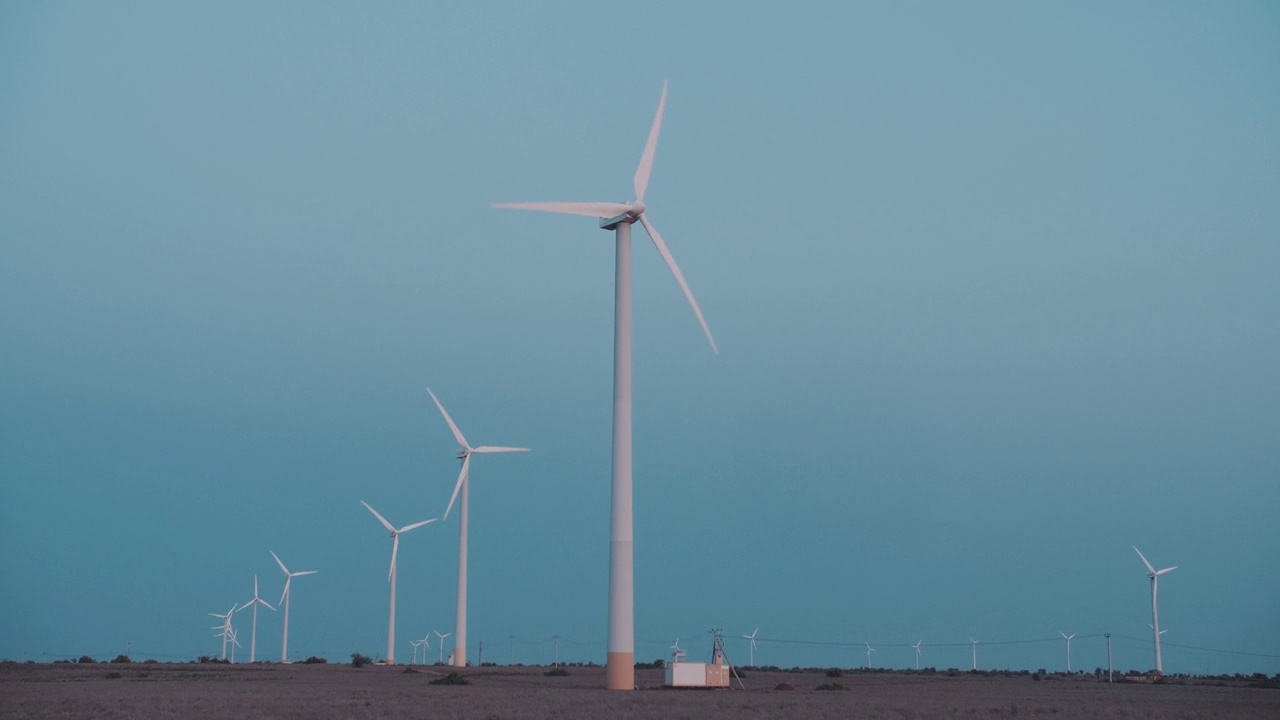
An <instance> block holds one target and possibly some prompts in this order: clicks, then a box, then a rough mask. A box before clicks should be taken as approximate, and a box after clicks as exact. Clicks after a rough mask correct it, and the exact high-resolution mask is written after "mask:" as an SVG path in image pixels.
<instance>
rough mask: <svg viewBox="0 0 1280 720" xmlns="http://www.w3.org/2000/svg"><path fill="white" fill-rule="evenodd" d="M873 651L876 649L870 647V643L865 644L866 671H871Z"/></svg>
mask: <svg viewBox="0 0 1280 720" xmlns="http://www.w3.org/2000/svg"><path fill="white" fill-rule="evenodd" d="M875 651H876V649H875V648H873V647H871V643H867V669H868V670H870V669H871V653H873V652H875Z"/></svg>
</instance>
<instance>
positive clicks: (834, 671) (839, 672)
mask: <svg viewBox="0 0 1280 720" xmlns="http://www.w3.org/2000/svg"><path fill="white" fill-rule="evenodd" d="M842 675H844V671H843V670H841V669H840V668H838V667H833V668H831V669H830V670H827V677H840V676H842Z"/></svg>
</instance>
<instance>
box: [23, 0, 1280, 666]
mask: <svg viewBox="0 0 1280 720" xmlns="http://www.w3.org/2000/svg"><path fill="white" fill-rule="evenodd" d="M693 5H694V6H693V7H689V4H688V3H662V2H655V3H646V4H643V5H636V4H635V3H617V4H608V3H574V4H569V3H466V4H463V3H457V4H437V3H431V4H428V3H379V4H376V5H374V6H368V5H364V4H357V3H280V2H275V3H259V2H245V3H237V2H226V3H212V4H191V3H179V4H174V3H166V2H156V3H137V2H117V3H76V2H61V3H39V4H36V3H29V2H21V1H19V2H7V3H3V4H0V657H6V658H14V659H22V658H24V657H26V658H34V659H40V658H41V657H44V658H46V659H54V658H57V657H62V656H78V655H80V654H83V653H90V654H94V655H97V656H100V657H112V656H114V655H115V654H117V653H120V652H124V651H125V650H126V648H127V647H130V646H129V643H132V646H131V647H132V649H133V651H134V654H135V655H139V656H155V657H159V658H161V659H183V660H185V659H190V658H193V657H195V656H196V655H200V654H214V653H216V652H217V650H218V649H219V643H218V641H217V640H215V639H213V638H212V637H211V636H210V632H209V630H208V627H209V625H210V624H211V623H210V620H211V618H209V617H208V616H207V615H206V613H209V612H225V610H226V608H227V607H228V606H229V605H231V603H233V602H237V601H239V602H243V601H246V600H248V599H249V597H250V596H251V594H252V583H253V576H254V574H255V573H256V574H257V575H258V576H259V577H260V581H261V583H262V586H263V595H264V596H265V597H267V599H268V600H269V601H270V602H273V603H274V602H275V601H276V600H278V599H279V593H280V591H281V587H282V584H283V583H282V576H281V574H280V572H279V569H278V568H277V567H276V565H275V563H274V562H273V561H272V559H271V557H270V555H269V554H268V551H269V550H274V551H275V552H277V553H278V554H279V555H280V556H281V558H282V559H284V561H285V562H286V563H288V564H289V565H290V567H291V569H294V570H318V571H319V574H317V575H316V576H314V577H307V578H301V579H299V582H298V583H296V584H295V590H294V595H293V603H292V610H291V618H290V655H291V656H292V657H295V658H298V657H305V656H306V655H310V654H326V655H328V656H329V657H331V658H332V659H335V660H336V659H341V658H343V657H345V656H347V655H349V654H350V653H351V652H353V651H361V652H364V653H366V654H370V655H375V654H378V653H381V652H382V651H383V648H384V644H385V635H386V621H387V617H386V613H387V583H386V571H387V562H388V559H389V558H388V556H389V554H390V547H389V545H390V542H389V540H388V538H387V535H386V533H385V531H384V530H383V529H382V528H381V526H380V525H378V523H377V522H376V520H374V518H372V517H371V516H370V515H369V514H368V513H367V512H366V511H365V510H364V508H362V507H361V506H360V502H359V501H360V500H365V501H367V502H369V503H370V504H371V505H372V506H373V507H375V508H378V510H379V511H380V512H382V513H383V514H384V515H386V516H387V518H388V519H389V520H391V522H393V523H395V524H397V525H404V524H408V523H410V522H414V521H417V520H422V519H426V518H429V517H435V516H438V515H440V514H442V513H443V511H444V507H445V504H446V503H447V501H448V498H449V493H450V491H451V490H452V487H453V483H454V481H455V479H456V477H457V471H458V465H457V461H456V460H455V459H454V457H453V452H454V450H455V443H454V440H453V438H452V436H451V434H450V433H449V430H448V428H447V426H446V425H445V423H444V422H443V420H442V419H441V417H440V415H439V413H438V412H437V411H436V409H435V407H434V405H433V404H432V403H431V401H430V398H429V397H428V395H427V393H426V391H425V388H426V387H427V386H430V387H431V388H432V389H433V390H434V391H435V392H436V393H437V394H438V395H439V396H440V399H441V400H442V401H443V402H444V404H445V406H446V407H447V408H448V409H449V410H450V412H451V413H452V415H453V417H454V419H455V420H456V421H457V422H458V424H459V425H460V426H461V428H462V430H463V432H464V433H466V434H467V438H468V440H470V441H471V442H472V443H473V444H496V445H519V446H526V447H530V448H532V449H533V452H531V453H527V454H520V455H504V456H486V457H481V458H478V459H477V460H476V462H475V463H474V464H473V472H472V492H471V533H472V534H471V545H470V555H471V564H470V569H471V574H470V577H471V583H470V597H471V603H470V618H471V625H470V631H469V637H470V640H471V644H472V648H471V651H470V652H471V654H472V657H473V658H474V653H476V651H477V650H478V647H477V643H478V642H480V641H483V642H484V643H485V659H486V660H490V659H493V660H497V661H499V662H507V661H508V660H509V659H510V658H509V653H510V647H509V644H508V641H507V638H508V636H510V635H515V636H516V637H517V639H518V642H517V643H516V645H515V659H516V661H517V662H529V663H532V662H549V661H550V658H551V652H552V645H551V640H550V638H551V637H552V636H553V635H557V634H558V635H561V636H562V637H563V638H564V641H563V642H562V644H561V650H560V652H561V658H562V659H566V660H581V661H587V660H594V661H596V662H602V661H603V660H604V652H605V648H604V640H605V635H606V602H605V598H606V590H607V575H608V507H609V442H610V429H609V428H610V418H611V402H612V395H611V383H612V365H611V362H612V360H611V358H612V343H613V337H612V327H613V290H612V287H613V243H612V235H611V234H609V233H606V232H604V231H601V230H600V229H598V228H597V225H596V223H595V222H594V221H593V220H591V219H589V218H581V217H568V216H556V215H544V214H533V213H518V212H511V211H501V210H494V209H491V207H490V204H491V203H493V202H499V201H513V200H608V201H622V200H628V199H630V198H631V195H632V187H631V182H632V174H633V173H634V171H635V167H636V164H637V162H638V160H639V157H640V152H641V150H642V148H643V146H644V141H645V138H646V135H647V132H648V129H649V126H650V123H651V122H652V119H653V113H654V111H655V109H656V106H657V102H658V97H659V94H660V92H661V88H662V82H663V80H670V95H669V97H668V102H667V108H666V119H665V123H664V126H663V132H662V137H661V142H660V144H659V146H658V151H657V159H656V162H655V165H654V172H653V178H652V182H651V185H650V186H649V192H648V195H647V196H646V198H645V199H646V202H647V204H648V207H649V211H648V214H647V217H649V218H650V219H651V220H652V221H653V222H654V224H655V225H656V226H657V227H658V228H659V229H660V230H661V231H662V233H663V235H664V237H665V239H666V241H667V243H668V244H669V246H670V248H671V250H672V252H673V254H674V255H675V257H676V259H677V261H678V262H679V263H680V265H681V267H682V269H683V271H684V274H685V276H686V277H687V279H688V281H689V283H690V286H691V287H692V289H693V292H694V293H695V294H696V296H697V298H698V300H699V303H700V304H701V307H702V309H703V311H704V313H705V315H706V318H707V321H708V323H709V325H710V327H711V330H712V332H714V333H715V336H716V340H717V342H718V344H719V346H720V354H719V355H718V356H717V355H714V354H713V353H712V352H711V351H710V348H709V347H708V344H707V342H706V340H705V338H704V337H703V335H702V332H701V329H700V328H699V326H698V324H697V321H696V319H695V317H694V316H693V313H692V312H691V311H690V310H689V307H688V305H687V303H686V302H685V300H684V298H683V297H682V295H681V293H680V291H679V288H678V287H677V285H676V283H675V282H674V281H673V279H672V278H671V276H670V274H669V272H668V271H667V269H666V267H665V266H664V264H663V263H662V260H661V258H660V257H659V255H658V254H657V253H656V252H655V251H654V249H653V247H652V245H651V244H650V243H649V242H648V240H647V239H645V237H644V235H643V234H642V233H641V232H639V231H638V232H637V235H636V242H635V252H634V257H635V271H634V284H635V309H634V313H635V334H634V347H635V351H634V363H635V390H634V392H635V523H636V525H635V528H636V529H635V541H636V545H635V547H636V633H637V643H636V652H637V656H638V657H639V658H640V659H643V660H649V659H653V658H657V657H660V656H664V655H665V654H666V648H667V646H669V645H670V644H671V643H672V642H673V641H674V640H675V639H676V638H677V637H680V638H685V640H682V645H684V646H685V647H687V648H689V649H690V651H691V652H690V656H691V657H698V658H701V657H702V656H704V655H705V654H706V653H708V652H709V650H710V640H709V637H708V636H707V635H706V634H705V633H706V631H707V630H708V629H710V628H713V627H720V628H724V629H725V632H726V633H728V634H730V635H733V636H735V639H734V640H733V641H732V642H731V643H730V644H729V645H728V647H729V650H730V653H731V659H733V660H735V661H737V662H745V661H746V650H745V645H744V641H741V640H740V639H736V636H738V635H741V634H743V633H749V632H751V631H752V630H753V629H755V628H757V627H758V628H759V630H760V634H759V637H760V638H762V642H761V643H760V648H759V650H758V651H757V653H756V660H757V662H759V663H768V664H777V665H787V666H789V665H795V664H800V665H835V664H840V665H845V666H852V665H860V664H862V663H863V662H864V661H865V649H864V648H863V645H862V643H864V642H870V643H872V644H873V645H875V646H877V647H878V648H879V652H877V653H876V655H875V659H874V660H875V662H876V664H878V665H889V666H897V667H906V666H907V665H909V664H911V663H913V662H914V656H913V654H912V651H911V650H910V648H909V647H908V646H909V644H910V643H914V642H916V641H917V640H923V642H924V646H925V650H924V657H923V662H924V663H925V664H927V665H936V666H939V667H951V666H956V667H968V664H969V662H970V647H969V645H968V643H969V639H970V638H976V639H980V640H983V641H984V643H985V644H984V646H983V647H981V648H980V649H979V657H978V659H979V665H980V666H983V667H1013V668H1024V667H1025V668H1030V669H1035V668H1038V667H1046V668H1049V669H1061V668H1062V667H1063V666H1064V665H1065V648H1064V647H1063V643H1062V642H1061V639H1060V638H1059V639H1058V640H1056V641H1048V642H1032V643H1021V644H1008V645H1001V644H998V643H1000V642H1006V641H1024V640H1043V639H1051V638H1058V632H1059V631H1065V632H1067V633H1068V634H1070V633H1072V632H1075V633H1079V634H1080V636H1081V637H1080V638H1078V639H1077V640H1076V641H1075V643H1074V644H1073V648H1072V649H1073V665H1074V666H1075V667H1077V668H1080V667H1083V668H1087V669H1089V670H1092V669H1093V668H1094V667H1096V666H1099V665H1104V664H1105V649H1104V648H1105V646H1104V644H1103V642H1104V641H1103V639H1102V638H1101V637H1100V635H1101V633H1104V632H1111V633H1114V634H1116V636H1117V637H1116V644H1115V656H1116V664H1117V666H1119V667H1122V668H1126V669H1127V668H1130V667H1132V668H1138V669H1146V668H1149V667H1152V666H1153V665H1154V662H1153V658H1152V651H1151V643H1150V630H1149V628H1148V625H1147V623H1148V622H1150V620H1151V617H1150V595H1149V589H1148V582H1147V580H1146V577H1145V569H1144V567H1143V566H1142V563H1141V561H1140V560H1139V559H1138V557H1137V555H1136V554H1135V553H1134V552H1133V550H1132V549H1131V545H1135V544H1136V545H1137V546H1138V547H1139V548H1140V549H1141V550H1142V551H1143V552H1144V553H1145V554H1146V555H1147V557H1148V558H1150V559H1151V561H1152V562H1153V563H1155V564H1156V565H1157V567H1166V566H1170V565H1177V566H1178V569H1177V570H1176V571H1175V572H1173V573H1171V574H1169V575H1167V576H1164V577H1162V578H1161V580H1162V582H1161V586H1160V587H1161V593H1160V599H1161V605H1160V610H1161V613H1160V619H1161V626H1162V628H1167V629H1168V633H1167V634H1166V635H1165V636H1164V637H1165V642H1166V647H1165V651H1164V660H1165V669H1166V671H1172V672H1196V673H1201V672H1214V673H1217V672H1237V671H1240V672H1246V671H1247V672H1252V671H1255V670H1257V671H1265V672H1268V673H1274V672H1280V561H1277V556H1276V548H1277V544H1278V543H1277V541H1280V442H1278V441H1280V413H1277V407H1278V406H1280V382H1278V380H1277V370H1276V369H1277V367H1280V282H1277V280H1276V278H1277V270H1278V269H1280V242H1278V240H1280V232H1278V230H1280V42H1277V40H1276V38H1277V33H1278V32H1280V10H1277V6H1276V5H1275V4H1274V3H1266V2H1256V3H1252V2H1231V3H1180V2H1156V3H1145V2H1126V3H1119V4H1117V3H1108V2H1100V3H1089V2H1073V3H1060V4H1051V3H1029V4H1028V3H983V2H973V3H959V4H944V3H867V4H860V5H856V6H851V7H847V8H844V9H841V10H834V9H830V8H828V7H825V6H823V5H819V4H812V5H806V4H804V3H801V4H799V5H785V4H777V3H769V4H760V5H757V6H751V5H743V6H737V7H736V9H735V10H734V11H732V12H718V11H717V10H716V7H717V6H715V5H714V4H710V3H707V4H699V3H695V4H693ZM457 529H458V528H457V521H456V516H451V517H450V518H449V520H448V521H447V522H442V523H436V524H433V525H429V526H427V527H425V528H422V529H420V530H415V531H414V532H413V533H411V534H409V535H406V536H405V537H404V539H403V541H402V545H401V548H400V571H399V593H398V594H399V601H400V603H399V612H398V631H397V634H398V635H399V637H400V653H399V654H400V659H401V661H403V660H405V659H407V658H408V656H409V654H410V648H409V645H408V643H407V639H408V638H409V637H415V636H416V637H421V636H422V635H423V634H424V633H426V632H428V631H430V630H433V629H438V630H440V631H441V632H452V631H453V614H454V591H455V573H456V562H457V542H458V537H457ZM246 614H247V613H246ZM259 620H260V622H259V628H258V630H259V638H258V640H259V650H260V651H261V652H260V654H262V655H264V656H266V657H268V658H276V657H278V653H277V650H278V647H279V645H278V643H279V633H280V627H279V626H280V621H279V618H278V616H276V615H274V614H272V613H270V612H267V614H266V616H264V617H260V619H259ZM241 625H242V627H244V628H245V629H247V623H246V622H241ZM242 637H244V634H243V630H242ZM782 641H787V642H782ZM795 641H820V642H825V643H843V644H830V645H814V644H804V643H798V642H795ZM947 644H958V645H955V646H951V647H947V646H946V645H947ZM433 647H434V645H433ZM1193 648H1210V649H1221V650H1230V651H1236V652H1240V653H1254V654H1255V655H1240V654H1228V653H1218V652H1207V651H1205V650H1197V649H1193ZM432 655H433V656H434V655H435V651H434V650H433V651H432Z"/></svg>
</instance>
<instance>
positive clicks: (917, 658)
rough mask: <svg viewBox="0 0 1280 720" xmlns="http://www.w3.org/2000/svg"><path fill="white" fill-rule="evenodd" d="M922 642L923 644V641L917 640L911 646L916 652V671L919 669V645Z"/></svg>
mask: <svg viewBox="0 0 1280 720" xmlns="http://www.w3.org/2000/svg"><path fill="white" fill-rule="evenodd" d="M923 642H924V641H923V640H917V641H916V644H915V645H912V646H911V647H913V648H915V650H916V669H917V670H919V669H920V644H921V643H923Z"/></svg>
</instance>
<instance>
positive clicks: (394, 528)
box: [360, 500, 396, 532]
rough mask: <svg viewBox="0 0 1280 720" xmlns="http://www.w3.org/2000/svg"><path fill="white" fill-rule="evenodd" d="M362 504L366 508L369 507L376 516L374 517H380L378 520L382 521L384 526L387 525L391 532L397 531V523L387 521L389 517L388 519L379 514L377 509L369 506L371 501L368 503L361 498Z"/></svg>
mask: <svg viewBox="0 0 1280 720" xmlns="http://www.w3.org/2000/svg"><path fill="white" fill-rule="evenodd" d="M360 504H361V505H363V506H365V508H366V509H368V510H369V512H371V513H373V516H374V517H376V518H378V522H380V523H382V526H383V527H385V528H386V529H387V530H388V531H389V532H395V531H396V526H395V525H392V524H391V523H389V522H387V519H386V518H384V517H382V516H381V515H379V514H378V511H377V510H374V509H373V508H371V507H369V503H367V502H365V501H363V500H361V501H360Z"/></svg>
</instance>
